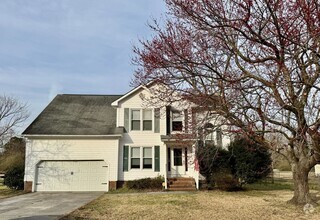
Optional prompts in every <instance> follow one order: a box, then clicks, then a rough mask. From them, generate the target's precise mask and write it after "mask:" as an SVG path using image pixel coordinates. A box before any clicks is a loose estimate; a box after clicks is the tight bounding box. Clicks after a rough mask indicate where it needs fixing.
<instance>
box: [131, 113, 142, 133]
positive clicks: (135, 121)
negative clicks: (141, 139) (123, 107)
mask: <svg viewBox="0 0 320 220" xmlns="http://www.w3.org/2000/svg"><path fill="white" fill-rule="evenodd" d="M140 121H141V120H140V110H137V109H133V110H131V130H133V131H140V124H141V122H140Z"/></svg>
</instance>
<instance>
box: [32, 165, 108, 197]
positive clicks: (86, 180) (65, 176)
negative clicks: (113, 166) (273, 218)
mask: <svg viewBox="0 0 320 220" xmlns="http://www.w3.org/2000/svg"><path fill="white" fill-rule="evenodd" d="M37 177H38V178H37V181H36V189H35V190H36V191H107V190H108V185H107V184H108V167H107V165H106V163H105V162H104V161H42V162H41V163H39V164H38V166H37Z"/></svg>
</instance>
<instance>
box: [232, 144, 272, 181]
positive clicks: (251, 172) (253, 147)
mask: <svg viewBox="0 0 320 220" xmlns="http://www.w3.org/2000/svg"><path fill="white" fill-rule="evenodd" d="M228 149H229V152H230V153H231V154H232V158H233V160H232V161H233V162H232V164H231V166H233V170H234V175H235V177H237V178H239V179H240V180H241V183H254V182H257V181H258V180H261V179H263V178H265V177H267V176H268V175H269V173H270V172H271V167H272V166H271V163H272V160H271V154H270V153H269V151H268V149H267V148H265V147H263V146H261V145H258V144H256V143H254V142H251V141H250V140H247V139H244V138H240V139H236V140H235V141H234V142H232V143H231V144H230V145H229V148H228Z"/></svg>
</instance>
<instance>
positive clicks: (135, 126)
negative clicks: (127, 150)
mask: <svg viewBox="0 0 320 220" xmlns="http://www.w3.org/2000/svg"><path fill="white" fill-rule="evenodd" d="M140 130H143V131H152V109H132V110H131V131H140Z"/></svg>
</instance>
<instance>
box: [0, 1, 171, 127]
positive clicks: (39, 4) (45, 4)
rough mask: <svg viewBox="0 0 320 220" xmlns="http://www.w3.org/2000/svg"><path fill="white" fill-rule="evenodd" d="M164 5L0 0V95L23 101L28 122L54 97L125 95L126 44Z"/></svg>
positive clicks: (128, 73) (144, 32)
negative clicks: (26, 106) (26, 109)
mask: <svg viewBox="0 0 320 220" xmlns="http://www.w3.org/2000/svg"><path fill="white" fill-rule="evenodd" d="M164 13H165V4H164V2H163V1H162V0H31V1H25V0H2V1H1V4H0V31H1V34H0V48H1V49H0V94H6V95H10V96H14V97H15V98H17V99H19V100H20V101H22V102H26V103H27V104H28V106H29V111H30V113H31V115H30V118H29V120H28V121H27V122H26V123H25V124H24V125H23V126H22V127H21V128H19V129H18V131H20V132H21V131H22V130H23V129H24V128H25V127H26V126H27V125H28V124H29V123H30V122H31V121H33V120H34V118H35V117H36V116H37V115H38V114H39V113H40V112H41V111H42V110H43V108H44V107H45V106H46V105H47V104H48V103H49V102H50V101H51V100H52V98H53V97H54V96H55V95H56V94H61V93H67V94H123V93H125V92H127V91H128V90H130V89H131V88H130V86H129V83H130V80H131V78H132V74H133V71H134V68H135V67H134V66H132V64H131V58H132V57H133V56H134V54H133V53H132V46H133V45H136V44H138V39H148V38H150V37H151V35H152V32H151V30H150V29H149V28H148V27H147V23H148V22H150V21H151V20H152V19H153V18H160V17H161V16H162V15H164Z"/></svg>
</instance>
